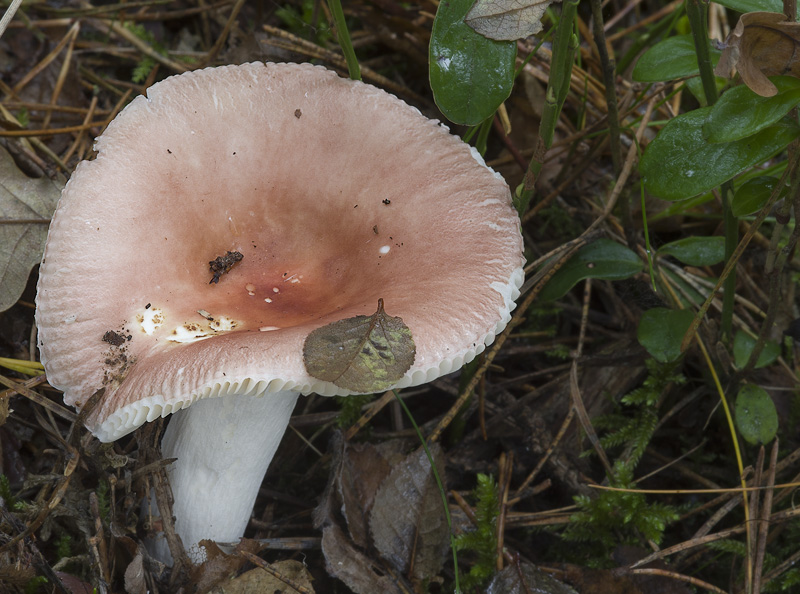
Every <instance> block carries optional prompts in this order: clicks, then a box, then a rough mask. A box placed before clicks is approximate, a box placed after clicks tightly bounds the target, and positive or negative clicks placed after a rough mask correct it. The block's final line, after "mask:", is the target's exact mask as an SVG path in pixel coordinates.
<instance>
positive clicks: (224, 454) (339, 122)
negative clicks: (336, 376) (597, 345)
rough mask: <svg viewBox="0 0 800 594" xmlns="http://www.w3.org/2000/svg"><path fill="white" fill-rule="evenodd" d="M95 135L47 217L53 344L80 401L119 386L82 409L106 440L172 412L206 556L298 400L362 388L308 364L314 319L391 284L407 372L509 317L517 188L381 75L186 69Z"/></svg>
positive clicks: (170, 439)
mask: <svg viewBox="0 0 800 594" xmlns="http://www.w3.org/2000/svg"><path fill="white" fill-rule="evenodd" d="M96 150H97V158H96V159H94V160H93V161H87V162H83V163H81V164H79V165H78V167H77V169H76V170H75V172H74V174H73V175H72V178H71V179H70V181H69V183H68V184H67V186H66V188H65V189H64V192H63V195H62V197H61V200H60V202H59V205H58V209H57V211H56V213H55V215H54V217H53V220H52V224H51V226H50V232H49V236H48V241H47V246H46V249H45V255H44V259H43V261H42V265H41V268H40V277H39V284H38V294H37V312H36V320H37V324H38V327H39V349H40V352H41V359H42V362H43V363H44V365H45V368H46V370H47V375H48V379H49V381H50V383H51V384H52V385H54V386H56V387H58V388H60V389H61V390H63V391H64V400H65V401H66V402H67V403H68V404H71V405H74V406H76V407H77V408H79V409H80V408H81V407H83V406H84V405H86V403H87V401H88V399H89V398H90V396H91V395H92V394H94V393H96V392H97V391H98V389H100V388H104V391H103V392H102V397H101V399H100V401H99V403H98V405H97V406H96V407H95V408H94V409H93V410H91V411H90V412H89V413H88V416H87V419H86V425H87V427H88V429H89V430H90V431H91V432H92V433H94V435H96V436H97V437H98V438H99V439H100V440H101V441H104V442H109V441H112V440H115V439H118V438H120V437H122V436H123V435H126V434H128V433H130V432H131V431H133V430H134V429H136V428H137V427H139V426H140V425H142V424H143V423H145V422H146V421H152V420H154V419H157V418H159V417H165V416H167V415H169V414H171V413H172V418H171V420H170V422H169V425H168V427H167V430H166V433H165V435H164V438H163V442H162V452H163V455H164V457H166V458H177V461H176V462H175V463H174V464H173V465H172V466H171V468H170V470H169V478H170V484H171V487H172V490H173V497H174V501H175V505H174V510H173V511H174V515H175V518H176V520H175V522H176V523H175V526H176V530H177V532H178V534H179V535H180V536H181V538H182V541H183V543H184V545H185V546H186V547H187V549H188V550H189V551H190V553H191V554H192V556H193V559H194V560H195V561H201V560H202V559H203V556H204V552H203V550H202V549H199V548H198V546H197V543H198V542H199V541H200V540H201V539H203V538H208V539H211V540H216V541H221V542H231V541H236V540H238V539H239V538H240V537H241V536H242V535H243V533H244V530H245V527H246V525H247V522H248V519H249V516H250V512H251V510H252V507H253V504H254V502H255V498H256V495H257V492H258V488H259V486H260V484H261V481H262V479H263V476H264V474H265V472H266V469H267V467H268V465H269V463H270V461H271V459H272V457H273V455H274V453H275V450H276V448H277V446H278V443H279V442H280V440H281V436H282V434H283V432H284V430H285V428H286V426H287V424H288V421H289V417H290V415H291V412H292V409H293V407H294V404H295V401H296V399H297V397H298V395H299V394H309V393H312V392H315V393H317V394H321V395H347V394H348V393H349V392H348V391H347V390H344V389H341V388H339V387H337V386H335V385H334V384H333V383H330V382H326V381H321V380H318V379H316V378H314V377H312V376H310V375H309V373H308V372H307V370H306V368H305V366H304V361H303V354H302V353H303V343H304V340H305V339H306V337H307V336H308V334H309V333H310V332H311V331H313V330H314V329H316V328H319V327H321V326H324V325H327V324H329V323H332V322H334V321H337V320H341V319H345V318H349V317H353V316H357V315H369V314H371V313H373V312H374V311H375V305H376V303H377V302H378V300H379V299H382V300H383V302H384V303H385V307H386V311H387V313H388V314H390V315H392V316H399V317H401V318H402V319H403V321H404V322H405V324H406V325H407V326H408V327H409V328H410V330H411V333H412V336H413V339H414V341H415V343H416V358H415V360H414V363H413V365H412V366H411V368H410V369H409V370H408V371H407V372H406V374H405V376H403V377H402V379H400V380H399V381H397V383H396V384H395V387H397V388H403V387H406V386H414V385H418V384H422V383H424V382H428V381H430V380H432V379H434V378H436V377H438V376H440V375H443V374H446V373H450V372H451V371H454V370H456V369H458V368H459V367H461V365H462V364H463V363H465V362H468V361H470V360H471V359H473V358H474V357H475V356H476V355H477V354H478V353H480V352H481V351H483V350H484V348H485V347H486V345H488V344H490V343H491V342H492V340H493V339H494V337H495V336H496V335H497V333H498V332H500V331H501V330H502V329H503V327H505V325H506V323H507V322H508V320H509V319H510V311H511V310H512V309H513V308H514V299H516V297H517V296H518V294H519V287H520V285H521V283H522V279H523V271H522V262H523V259H522V240H521V236H520V231H519V219H518V217H517V215H516V212H515V211H514V209H513V208H512V206H511V196H510V193H509V190H508V186H507V185H506V184H505V182H504V181H503V180H502V178H501V177H500V176H499V175H498V174H496V173H494V172H493V171H492V170H491V169H489V168H488V167H486V166H485V164H484V162H483V160H482V159H481V157H480V156H479V155H478V153H477V152H476V151H475V150H474V149H471V148H470V147H469V146H468V145H466V144H464V143H463V142H462V141H461V140H460V139H459V138H457V137H455V136H452V135H450V134H449V132H448V130H447V128H446V127H445V126H443V125H441V124H439V123H437V122H436V121H432V120H428V119H427V118H425V117H424V116H422V115H421V114H420V113H419V111H417V110H416V109H414V108H412V107H409V106H408V105H407V104H405V103H404V102H402V101H400V100H399V99H397V98H395V97H394V96H392V95H389V94H387V93H386V92H384V91H382V90H379V89H377V88H375V87H372V86H370V85H368V84H364V83H361V82H354V81H351V80H346V79H342V78H340V77H339V76H338V75H337V74H335V73H334V72H331V71H328V70H326V69H324V68H322V67H318V66H311V65H308V64H262V63H252V64H245V65H241V66H224V67H219V68H209V69H205V70H199V71H195V72H190V73H186V74H182V75H179V76H173V77H171V78H168V79H166V80H164V81H162V82H160V83H158V84H155V85H153V86H152V87H150V88H149V89H148V91H147V97H144V96H142V97H137V98H136V99H135V100H133V101H132V102H131V103H130V105H128V106H127V107H126V108H125V109H124V110H123V111H122V112H121V113H120V114H119V116H117V118H116V119H115V120H114V121H113V122H112V123H111V124H109V126H108V128H107V129H106V131H105V132H104V133H103V134H102V136H100V137H99V138H98V139H97V141H96ZM236 254H238V256H236ZM215 263H216V265H215ZM157 553H158V555H159V556H160V557H161V558H162V559H165V560H168V559H169V554H168V552H167V551H166V549H165V548H164V547H163V546H162V547H161V548H160V549H157Z"/></svg>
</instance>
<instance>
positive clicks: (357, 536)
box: [336, 441, 400, 549]
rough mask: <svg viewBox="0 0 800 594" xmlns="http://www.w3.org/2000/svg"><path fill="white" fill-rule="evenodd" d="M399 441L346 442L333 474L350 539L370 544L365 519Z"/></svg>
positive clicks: (386, 473)
mask: <svg viewBox="0 0 800 594" xmlns="http://www.w3.org/2000/svg"><path fill="white" fill-rule="evenodd" d="M399 447H400V442H398V441H388V442H384V443H383V444H380V445H379V446H377V447H376V446H372V445H369V444H350V443H345V444H344V446H343V451H342V463H341V469H340V471H339V473H338V476H337V477H336V481H337V488H338V491H339V497H340V498H341V501H342V515H343V516H344V519H345V521H346V522H347V528H348V530H349V531H350V536H351V537H352V538H353V542H354V543H355V544H357V545H358V546H359V547H362V548H364V549H366V548H367V547H368V546H369V542H370V541H369V527H368V524H367V519H368V518H369V513H370V511H371V510H372V505H373V503H374V501H375V493H377V492H378V488H379V487H380V485H381V483H382V482H383V480H384V479H385V478H386V477H387V476H388V475H389V473H390V472H391V470H392V464H391V458H392V457H393V454H398V453H399Z"/></svg>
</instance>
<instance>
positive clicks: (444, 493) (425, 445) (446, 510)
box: [393, 390, 461, 594]
mask: <svg viewBox="0 0 800 594" xmlns="http://www.w3.org/2000/svg"><path fill="white" fill-rule="evenodd" d="M393 394H394V397H395V398H396V399H397V401H398V402H399V403H400V406H401V407H402V408H403V411H404V412H405V413H406V416H407V417H408V420H409V422H410V423H411V426H412V427H414V431H416V432H417V437H418V438H419V441H420V443H421V444H422V448H423V449H424V450H425V455H426V456H428V462H430V463H431V471H432V472H433V478H434V480H435V481H436V486H437V487H438V488H439V493H440V494H441V496H442V505H443V506H444V517H445V519H446V520H447V529H448V531H449V532H450V548H451V549H452V551H453V573H454V574H455V590H454V594H461V586H460V585H459V583H458V553H457V552H456V537H455V535H454V534H453V523H452V521H451V520H450V506H449V505H448V503H447V491H445V489H444V483H443V482H442V479H441V477H440V476H439V471H438V470H436V463H435V461H434V459H433V454H431V451H430V449H428V442H426V441H425V437H424V436H423V435H422V431H420V430H419V426H418V425H417V422H416V421H415V420H414V416H413V415H412V414H411V411H410V410H408V406H406V403H405V402H403V399H402V398H400V396H399V394H398V393H397V391H396V390H393Z"/></svg>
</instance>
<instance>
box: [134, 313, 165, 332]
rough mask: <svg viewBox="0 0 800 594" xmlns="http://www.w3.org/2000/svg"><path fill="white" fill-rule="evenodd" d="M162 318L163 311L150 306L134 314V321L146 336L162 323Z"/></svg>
mask: <svg viewBox="0 0 800 594" xmlns="http://www.w3.org/2000/svg"><path fill="white" fill-rule="evenodd" d="M164 319H165V318H164V312H163V311H162V310H161V309H159V308H157V307H150V308H148V309H145V310H144V311H143V312H142V313H139V314H137V315H136V321H137V322H138V323H139V326H140V327H141V329H142V332H144V333H145V334H147V335H148V336H152V335H153V333H154V332H155V331H156V330H158V329H159V328H160V327H161V326H162V325H163V324H164Z"/></svg>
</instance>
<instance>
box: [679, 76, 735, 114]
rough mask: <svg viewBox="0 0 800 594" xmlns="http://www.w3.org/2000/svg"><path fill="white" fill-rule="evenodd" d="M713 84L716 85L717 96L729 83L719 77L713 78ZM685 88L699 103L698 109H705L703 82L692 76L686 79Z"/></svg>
mask: <svg viewBox="0 0 800 594" xmlns="http://www.w3.org/2000/svg"><path fill="white" fill-rule="evenodd" d="M714 82H715V83H716V87H717V94H718V95H719V93H720V92H721V91H722V89H724V88H725V87H726V86H728V83H729V82H730V81H729V80H728V79H726V78H722V77H721V76H715V77H714ZM686 88H687V89H689V91H690V92H691V93H692V95H694V98H695V99H697V102H698V103H700V107H706V106H707V105H708V101H707V100H706V91H705V89H704V88H703V80H702V79H701V78H700V77H699V76H693V77H692V78H689V79H686Z"/></svg>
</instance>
